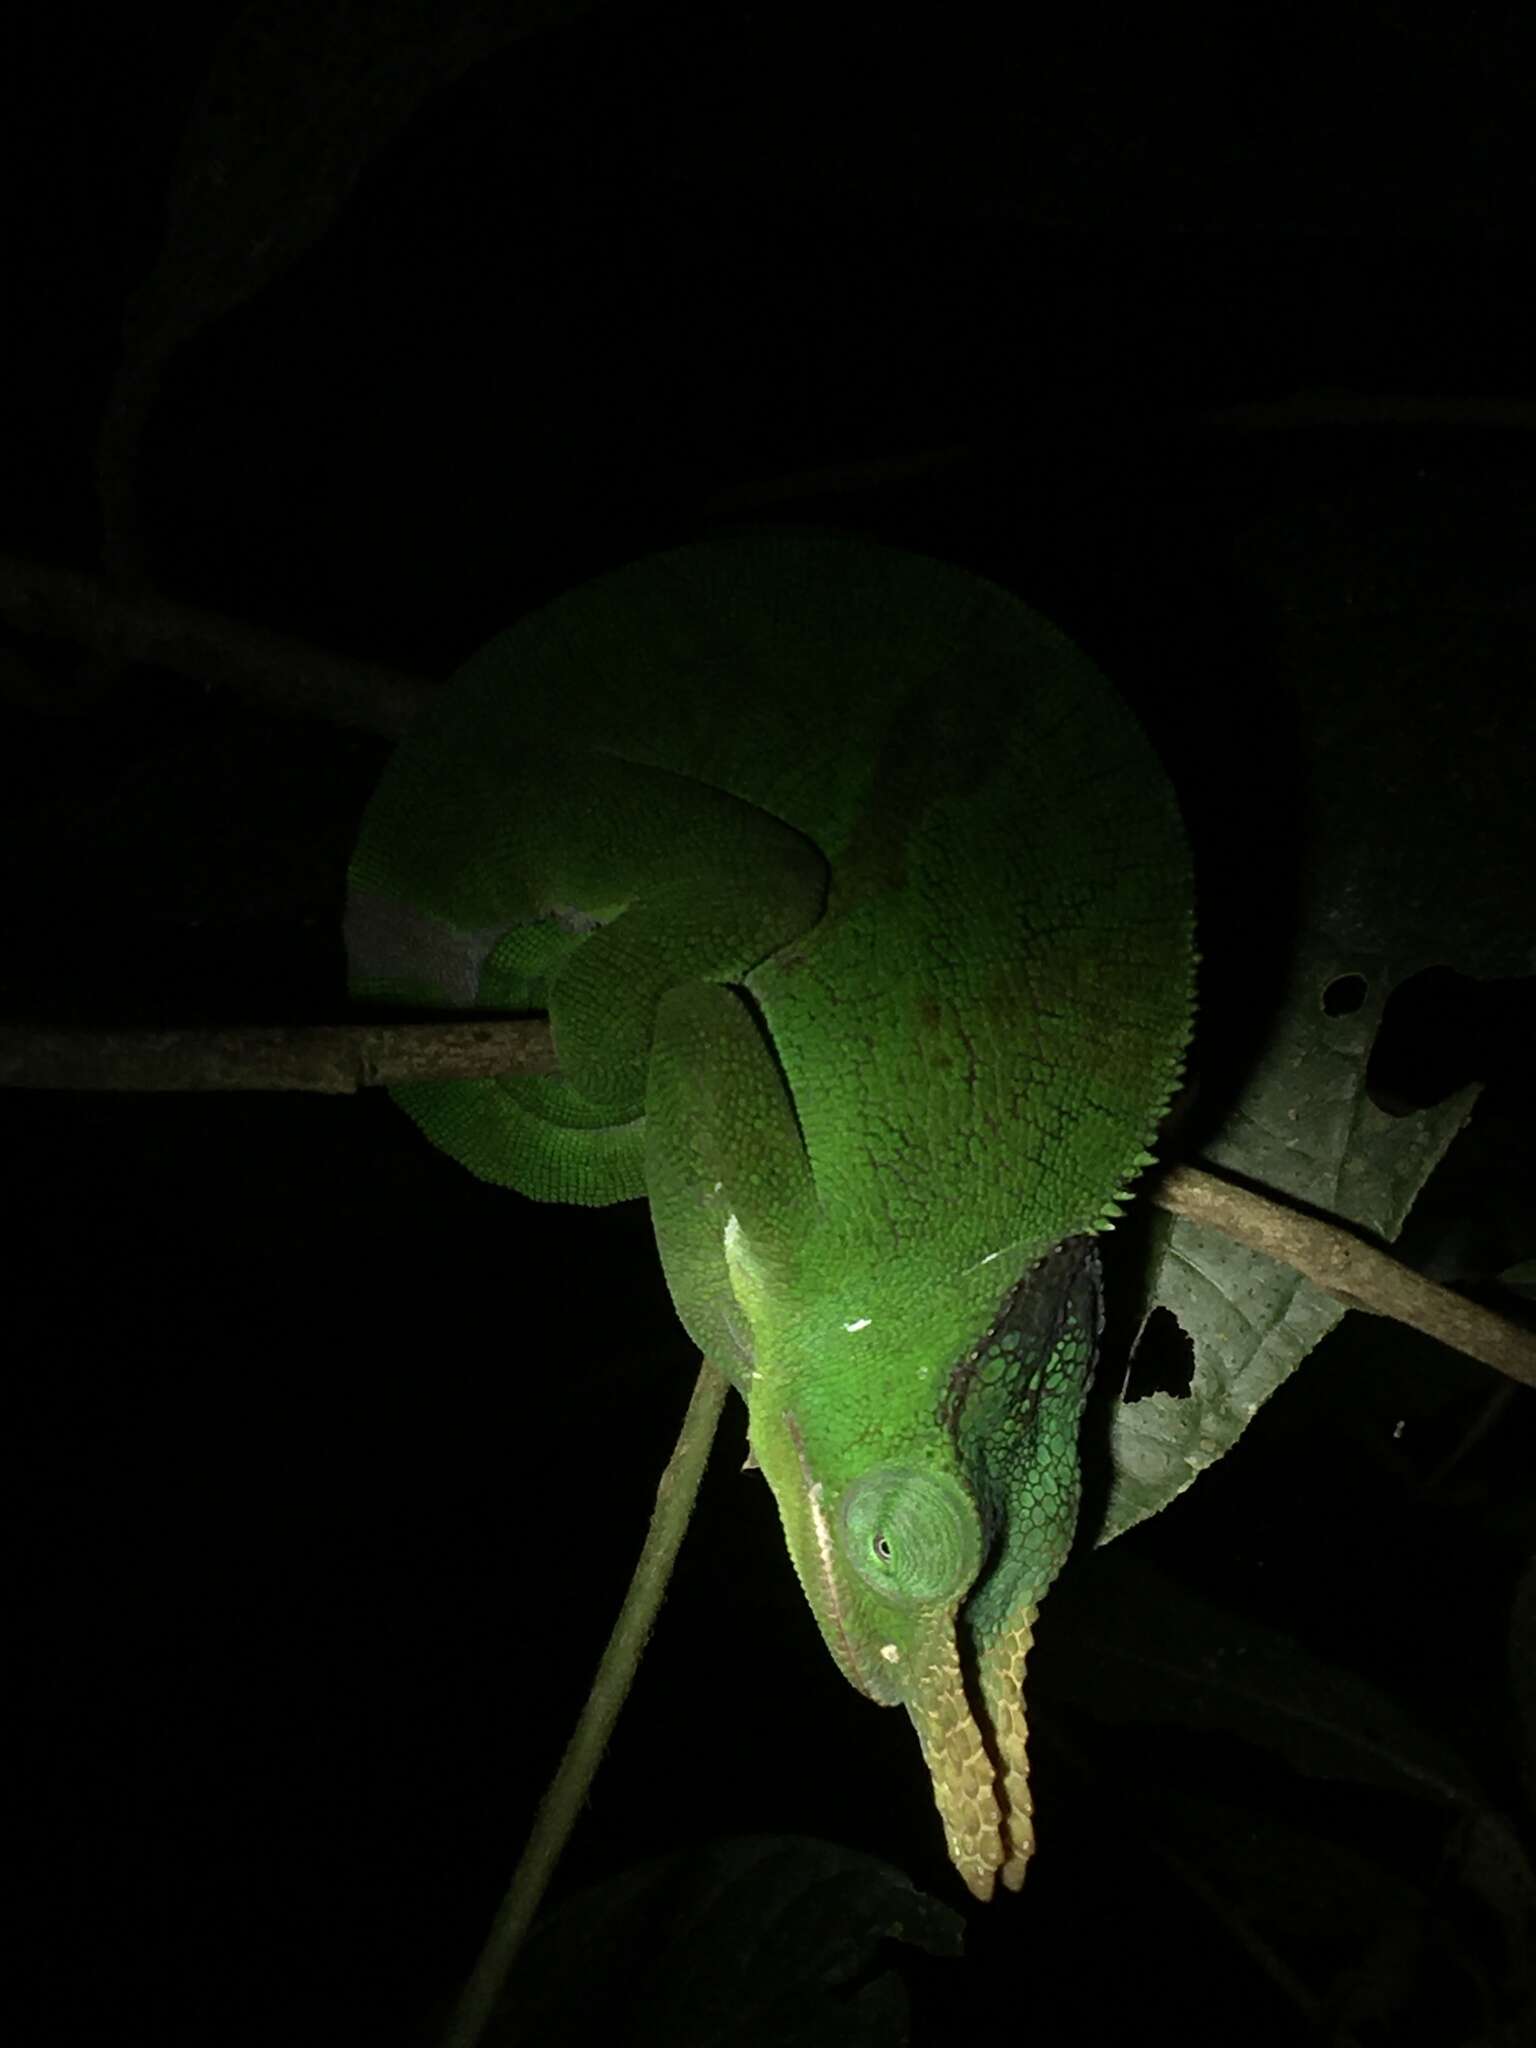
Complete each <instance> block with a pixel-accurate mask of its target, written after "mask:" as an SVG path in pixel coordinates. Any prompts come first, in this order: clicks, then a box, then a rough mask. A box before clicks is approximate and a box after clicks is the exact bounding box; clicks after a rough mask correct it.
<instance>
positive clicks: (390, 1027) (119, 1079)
mask: <svg viewBox="0 0 1536 2048" xmlns="http://www.w3.org/2000/svg"><path fill="white" fill-rule="evenodd" d="M558 1072H559V1066H558V1063H557V1061H556V1058H555V1049H554V1043H553V1041H552V1039H551V1038H550V1034H549V1026H548V1024H547V1023H546V1022H545V1021H544V1019H543V1018H541V1017H527V1018H514V1019H510V1020H500V1019H495V1020H493V1019H479V1020H476V1021H473V1022H457V1021H455V1022H445V1023H427V1024H331V1025H318V1024H317V1025H302V1026H293V1027H289V1026H279V1025H273V1026H249V1027H246V1028H244V1029H236V1030H229V1031H142V1030H139V1031H82V1030H55V1029H50V1028H48V1027H46V1026H40V1025H36V1026H34V1025H15V1024H13V1025H3V1026H0V1088H43V1089H49V1088H64V1089H112V1090H119V1091H124V1092H141V1091H142V1092H151V1093H178V1094H179V1093H184V1092H189V1091H194V1090H207V1089H223V1090H249V1089H282V1090H298V1091H302V1092H305V1093H310V1094H322V1095H350V1094H353V1093H355V1092H356V1091H357V1090H358V1089H360V1088H379V1087H387V1086H389V1085H390V1084H392V1083H394V1082H399V1081H421V1080H436V1081H442V1080H455V1081H461V1080H484V1079H489V1078H491V1077H492V1076H494V1075H496V1074H557V1073H558ZM1148 1199H1149V1200H1151V1201H1153V1202H1156V1203H1157V1204H1158V1205H1159V1206H1160V1207H1161V1208H1164V1209H1168V1210H1171V1211H1172V1213H1173V1214H1174V1215H1176V1216H1186V1217H1188V1218H1189V1219H1190V1220H1191V1221H1192V1222H1195V1223H1206V1224H1209V1225H1210V1226H1211V1228H1212V1229H1214V1230H1219V1231H1220V1232H1221V1233H1222V1234H1223V1236H1226V1237H1230V1238H1232V1239H1234V1240H1235V1241H1236V1242H1237V1243H1238V1244H1245V1245H1248V1246H1250V1247H1251V1248H1252V1249H1253V1250H1254V1251H1259V1252H1263V1253H1265V1254H1266V1255H1267V1256H1268V1257H1270V1258H1273V1259H1277V1260H1279V1261H1280V1263H1281V1264H1282V1265H1286V1266H1290V1267H1292V1268H1293V1269H1294V1270H1295V1271H1296V1272H1298V1273H1300V1274H1302V1275H1304V1277H1305V1278H1306V1279H1308V1280H1310V1281H1312V1283H1313V1284H1314V1286H1317V1287H1320V1288H1322V1290H1323V1292H1324V1293H1325V1294H1331V1295H1332V1296H1333V1297H1334V1298H1335V1300H1337V1301H1342V1302H1343V1303H1344V1304H1345V1306H1346V1307H1348V1308H1356V1309H1363V1310H1365V1311H1367V1312H1368V1313H1369V1314H1372V1315H1382V1316H1391V1317H1392V1318H1393V1319H1394V1320H1395V1321H1397V1322H1400V1323H1406V1324H1407V1325H1408V1326H1409V1327H1410V1328H1412V1329H1416V1330H1422V1331H1423V1332H1424V1333H1425V1335H1427V1336H1430V1337H1434V1338H1437V1339H1438V1340H1439V1341H1440V1342H1441V1343H1442V1344H1447V1345H1449V1346H1450V1348H1451V1349H1452V1350H1453V1351H1462V1352H1465V1353H1466V1354H1467V1356H1468V1357H1469V1358H1476V1359H1478V1360H1480V1361H1481V1362H1482V1363H1483V1364H1484V1365H1491V1366H1492V1367H1493V1368H1494V1369H1495V1371H1497V1372H1502V1373H1505V1374H1507V1375H1508V1377H1509V1378H1511V1379H1514V1380H1520V1381H1522V1382H1524V1383H1525V1384H1526V1385H1528V1386H1536V1335H1533V1334H1532V1333H1531V1332H1530V1331H1528V1330H1525V1329H1522V1328H1521V1327H1520V1325H1519V1324H1517V1323H1513V1322H1511V1321H1509V1319H1508V1318H1507V1317H1505V1316H1501V1315H1499V1314H1498V1313H1497V1312H1496V1311H1495V1310H1493V1309H1489V1308H1484V1307H1483V1306H1482V1304H1481V1303H1480V1302H1475V1301H1469V1300H1468V1299H1467V1298H1466V1297H1465V1296H1464V1295H1460V1294H1456V1293H1454V1292H1453V1291H1452V1290H1451V1289H1450V1288H1448V1287H1441V1286H1440V1285H1438V1283H1437V1282H1435V1281H1433V1280H1426V1279H1425V1278H1424V1276H1423V1275H1422V1274H1420V1273H1415V1272H1414V1271H1413V1269H1412V1267H1410V1266H1405V1265H1403V1264H1401V1263H1400V1262H1399V1261H1398V1260H1397V1259H1394V1258H1393V1257H1391V1255H1390V1254H1389V1253H1387V1252H1384V1251H1381V1250H1379V1249H1378V1248H1377V1247H1376V1246H1374V1245H1370V1244H1367V1243H1366V1242H1365V1241H1364V1240H1363V1239H1362V1238H1360V1237H1358V1236H1357V1235H1356V1234H1355V1233H1354V1232H1353V1231H1351V1230H1350V1229H1348V1228H1347V1227H1346V1226H1345V1225H1343V1224H1339V1223H1330V1222H1327V1221H1325V1220H1324V1219H1322V1218H1320V1217H1315V1216H1306V1215H1303V1214H1301V1213H1300V1212H1299V1211H1298V1210H1295V1209H1291V1208H1287V1207H1286V1206H1285V1204H1284V1203H1282V1202H1277V1201H1274V1200H1272V1199H1271V1198H1269V1197H1268V1196H1265V1195H1259V1194H1254V1193H1253V1192H1252V1191H1251V1190H1249V1189H1247V1188H1242V1187H1238V1186H1236V1185H1234V1184H1233V1183H1232V1182H1230V1181H1226V1180H1222V1179H1221V1178H1220V1177H1219V1176H1217V1175H1216V1174H1213V1173H1208V1172H1206V1171H1205V1170H1204V1169H1202V1168H1199V1167H1193V1166H1175V1167H1170V1168H1169V1169H1168V1170H1167V1171H1166V1172H1165V1173H1163V1174H1161V1175H1159V1176H1158V1178H1157V1179H1156V1180H1154V1181H1152V1182H1151V1183H1150V1184H1149V1188H1148Z"/></svg>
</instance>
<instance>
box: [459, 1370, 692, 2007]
mask: <svg viewBox="0 0 1536 2048" xmlns="http://www.w3.org/2000/svg"><path fill="white" fill-rule="evenodd" d="M726 1393H727V1385H726V1381H725V1377H724V1375H723V1374H721V1373H719V1372H717V1371H716V1370H715V1368H714V1366H712V1365H711V1364H710V1362H709V1360H708V1359H707V1358H706V1359H702V1360H700V1363H699V1376H698V1379H697V1380H696V1381H695V1382H694V1388H693V1396H692V1398H691V1400H690V1401H689V1403H688V1412H687V1414H686V1415H685V1416H684V1417H683V1426H682V1429H681V1430H680V1431H679V1432H678V1438H677V1443H676V1445H675V1446H674V1448H673V1451H672V1456H671V1457H670V1459H669V1460H668V1461H667V1469H666V1470H665V1472H663V1473H662V1475H661V1481H660V1484H659V1485H658V1486H657V1488H656V1506H655V1509H654V1511H653V1512H652V1515H651V1526H650V1528H649V1530H648V1531H647V1533H646V1538H645V1544H644V1547H643V1548H642V1550H641V1552H640V1556H639V1558H638V1560H637V1561H636V1564H635V1570H634V1576H633V1577H632V1578H631V1580H630V1582H629V1591H628V1593H627V1594H626V1595H625V1598H624V1605H623V1606H622V1607H621V1608H620V1610H619V1618H618V1620H617V1621H616V1622H615V1623H614V1625H613V1633H612V1634H611V1635H610V1636H609V1638H608V1647H607V1649H606V1650H604V1652H603V1658H602V1662H601V1663H600V1664H599V1665H598V1667H597V1676H596V1678H594V1679H593V1681H592V1690H591V1691H590V1692H589V1693H588V1695H587V1701H586V1705H585V1706H584V1707H583V1708H582V1711H581V1718H580V1719H579V1720H578V1722H577V1723H576V1727H575V1730H574V1732H573V1734H572V1736H571V1739H570V1742H569V1743H568V1744H567V1746H566V1752H565V1755H564V1756H563V1757H562V1758H561V1760H560V1768H559V1770H558V1771H556V1773H555V1776H554V1779H553V1781H552V1782H551V1784H550V1787H549V1790H548V1791H547V1792H546V1793H545V1795H544V1797H543V1799H542V1800H541V1802H540V1804H539V1810H538V1813H537V1814H536V1815H535V1816H534V1822H533V1830H532V1833H531V1834H530V1835H529V1837H528V1842H527V1846H526V1847H525V1848H524V1850H523V1854H522V1858H521V1860H520V1861H519V1863H518V1866H517V1870H516V1872H515V1873H514V1875H513V1878H512V1882H511V1884H510V1885H509V1886H508V1888H507V1893H506V1896H505V1898H504V1899H503V1900H502V1902H501V1904H500V1906H499V1907H498V1908H497V1910H496V1917H495V1919H494V1920H493V1921H492V1922H491V1931H490V1933H489V1934H488V1935H487V1936H486V1940H485V1946H484V1947H483V1948H482V1949H481V1951H480V1955H479V1959H478V1960H477V1962H476V1963H475V1967H474V1968H473V1970H471V1972H470V1974H469V1977H468V1979H467V1981H466V1983H465V1986H464V1989H463V1991H462V1992H461V1993H460V1995H459V2002H458V2004H457V2005H456V2006H455V2007H454V2010H453V2016H452V2018H451V2019H450V2020H449V2022H448V2026H447V2029H446V2031H445V2032H444V2034H443V2037H442V2043H441V2048H475V2044H476V2043H477V2042H478V2041H479V2039H480V2037H481V2035H482V2034H483V2033H484V2031H485V2027H486V2023H487V2022H488V2020H489V2019H490V2017H491V2014H492V2012H493V2010H494V2009H495V2006H496V2001H497V2000H498V1998H499V1997H500V1996H501V1992H502V1988H503V1986H504V1985H505V1983H506V1980H507V1973H508V1972H509V1971H510V1969H511V1968H512V1964H513V1962H514V1960H515V1958H516V1956H517V1952H518V1950H519V1949H520V1948H521V1947H522V1944H523V1940H524V1938H525V1936H526V1935H527V1932H528V1928H529V1925H530V1923H531V1922H532V1920H533V1916H534V1914H535V1913H536V1912H537V1911H538V1907H539V1902H540V1900H541V1899H542V1898H543V1896H544V1892H545V1889H546V1887H547V1886H548V1884H549V1880H550V1878H551V1876H552V1875H553V1873H554V1868H555V1864H556V1862H557V1861H558V1860H559V1856H560V1852H561V1851H562V1849H563V1848H564V1847H565V1844H566V1841H567V1839H568V1838H569V1836H570V1833H571V1830H572V1828H573V1827H574V1826H575V1824H576V1819H577V1816H578V1814H579V1813H580V1811H581V1807H582V1804H583V1802H584V1801H585V1799H586V1797H587V1794H588V1792H589V1790H590V1789H591V1785H592V1779H593V1776H594V1775H595V1773H596V1771H597V1767H598V1764H599V1763H600V1762H601V1761H602V1755H603V1751H604V1749H605V1748H606V1747H607V1743H608V1737H609V1735H610V1734H611V1732H612V1729H613V1724H614V1721H615V1720H616V1719H617V1717H618V1712H619V1709H620V1707H621V1706H622V1705H623V1704H624V1699H625V1695H626V1694H627V1693H628V1691H629V1688H630V1686H631V1684H632V1683H633V1681H634V1676H635V1670H636V1667H637V1666H638V1664H639V1662H640V1657H641V1653H642V1652H643V1650H644V1649H645V1644H646V1639H647V1637H648V1636H649V1635H650V1632H651V1629H652V1627H653V1625H654V1623H655V1620H656V1615H657V1611H658V1609H659V1608H660V1606H661V1601H662V1595H663V1594H664V1593H665V1591H666V1586H667V1580H668V1579H669V1578H670V1576H671V1573H672V1566H673V1562H674V1560H675V1559H676V1556H677V1551H678V1545H679V1544H680V1543H681V1542H682V1540H683V1532H684V1530H685V1529H686V1528H687V1526H688V1518H689V1516H690V1514H691V1513H692V1512H693V1503H694V1499H695V1496H696V1495H697V1493H698V1490H699V1481H700V1479H701V1478H702V1477H703V1474H704V1466H705V1463H706V1461H707V1460H708V1457H709V1450H710V1445H711V1444H712V1443H713V1442H714V1436H715V1429H716V1426H717V1425H718V1423H719V1420H720V1411H721V1409H722V1408H723V1406H724V1405H725V1397H726Z"/></svg>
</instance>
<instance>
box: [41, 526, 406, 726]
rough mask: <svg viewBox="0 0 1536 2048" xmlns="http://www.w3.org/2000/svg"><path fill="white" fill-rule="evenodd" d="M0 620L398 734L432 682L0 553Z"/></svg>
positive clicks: (282, 707) (118, 658)
mask: <svg viewBox="0 0 1536 2048" xmlns="http://www.w3.org/2000/svg"><path fill="white" fill-rule="evenodd" d="M0 618H3V619H4V620H5V621H6V622H7V623H8V624H9V625H10V626H12V627H13V628H14V629H15V630H16V631H17V632H19V633H23V634H33V635H40V636H42V637H44V638H46V639H63V640H70V641H73V642H75V643H77V644H78V645H80V646H84V647H87V648H89V649H90V650H91V652H92V653H93V654H95V655H96V656H98V657H99V658H100V659H102V660H103V661H106V662H109V663H111V664H112V665H113V666H114V667H115V666H118V665H121V664H123V663H126V662H142V663H144V664H146V665H147V666H149V667H153V668H163V669H169V670H170V671H171V673H172V674H173V675H178V676H185V677H186V678H187V679H188V680H189V681H191V682H196V683H203V684H207V685H209V686H211V687H214V688H218V689H225V690H230V691H232V692H234V694H235V695H236V696H239V697H243V698H245V699H247V700H248V701H251V702H255V703H258V704H263V705H266V706H268V707H271V708H274V709H276V710H279V711H290V712H295V713H301V714H302V715H303V716H305V717H307V718H317V717H319V718H329V719H331V720H332V721H333V722H334V723H335V724H337V725H349V726H360V727H362V728H363V729H364V730H365V731H367V732H377V733H383V734H385V735H386V736H387V737H389V738H396V737H398V735H399V734H400V733H402V732H404V730H405V728H406V727H407V726H408V725H409V724H410V722H411V719H412V717H413V716H414V715H415V713H416V712H417V711H419V710H420V708H421V705H422V702H423V700H424V698H425V697H426V696H427V695H428V694H429V693H430V691H431V689H432V685H431V683H430V682H427V681H424V680H423V679H422V678H421V677H420V676H412V675H408V674H406V673H404V672H403V671H401V670H399V669H391V668H380V667H376V666H374V665H372V664H371V663H368V662H364V661H352V660H349V659H347V657H345V656H344V655H339V654H326V653H324V652H322V651H321V650H320V649H319V648H317V647H312V646H310V645H309V644H308V643H307V642H306V641H303V640H290V639H288V638H287V637H286V635H284V634H282V633H270V632H268V631H267V630H266V629H265V627H262V626H251V625H246V624H244V623H243V622H242V621H240V620H238V619H231V618H228V617H226V616H225V614H224V613H222V612H208V611H201V610H199V609H197V608H196V607H195V606H192V605H181V604H173V603H172V602H171V601H170V599H169V598H164V597H157V596H155V595H153V594H152V593H150V592H139V593H134V592H126V591H121V590H114V589H113V587H112V586H111V585H110V584H109V583H106V582H104V581H103V580H102V578H100V577H99V576H87V575H83V574H81V573H80V572H79V571H78V570H74V569H54V568H49V567H47V566H46V565H45V564H43V563H41V562H26V561H21V560H19V559H18V558H17V557H15V556H13V555H0ZM61 708H62V706H61Z"/></svg>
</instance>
